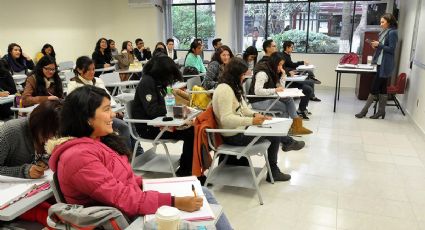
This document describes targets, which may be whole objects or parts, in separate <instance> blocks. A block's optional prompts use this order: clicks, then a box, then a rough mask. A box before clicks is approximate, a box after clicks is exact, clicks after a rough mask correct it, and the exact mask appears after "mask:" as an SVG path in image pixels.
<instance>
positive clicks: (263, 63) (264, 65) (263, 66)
mask: <svg viewBox="0 0 425 230" xmlns="http://www.w3.org/2000/svg"><path fill="white" fill-rule="evenodd" d="M269 59H270V57H269V56H264V57H263V58H261V60H260V61H258V63H257V64H256V65H255V67H254V74H253V76H252V82H251V85H250V87H249V94H250V95H254V94H255V92H254V91H255V82H256V75H257V73H258V72H265V73H266V74H267V77H268V79H267V82H266V83H265V84H264V86H263V88H265V89H272V88H276V83H275V82H274V81H273V79H272V76H273V75H275V74H276V73H274V71H273V70H272V69H271V68H270V65H269V63H268V62H269ZM268 99H270V98H257V97H255V98H254V97H253V98H249V102H250V103H254V102H258V101H264V100H268Z"/></svg>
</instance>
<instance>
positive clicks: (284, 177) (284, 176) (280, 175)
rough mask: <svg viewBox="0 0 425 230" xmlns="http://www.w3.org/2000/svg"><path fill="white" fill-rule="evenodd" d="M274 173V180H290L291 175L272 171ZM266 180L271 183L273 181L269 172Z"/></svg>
mask: <svg viewBox="0 0 425 230" xmlns="http://www.w3.org/2000/svg"><path fill="white" fill-rule="evenodd" d="M272 174H273V180H274V181H288V180H290V179H291V175H289V174H285V173H283V172H276V173H272ZM266 181H267V182H269V183H271V182H272V181H271V179H270V176H269V174H268V173H267V178H266Z"/></svg>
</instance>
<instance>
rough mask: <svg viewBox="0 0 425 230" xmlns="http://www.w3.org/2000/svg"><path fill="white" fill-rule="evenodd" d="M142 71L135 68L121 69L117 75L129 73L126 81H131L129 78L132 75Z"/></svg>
mask: <svg viewBox="0 0 425 230" xmlns="http://www.w3.org/2000/svg"><path fill="white" fill-rule="evenodd" d="M142 71H143V68H137V69H123V70H118V71H117V72H118V73H129V74H130V76H129V77H128V80H131V78H132V77H133V76H134V74H137V73H141V72H142Z"/></svg>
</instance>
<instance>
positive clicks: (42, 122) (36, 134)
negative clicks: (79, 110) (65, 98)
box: [29, 100, 62, 156]
mask: <svg viewBox="0 0 425 230" xmlns="http://www.w3.org/2000/svg"><path fill="white" fill-rule="evenodd" d="M61 109H62V101H60V100H53V101H44V102H42V103H40V104H39V105H38V106H37V107H36V108H35V109H34V110H33V111H32V112H31V114H30V117H29V129H30V132H31V136H32V139H33V143H34V149H35V151H36V154H37V155H38V156H41V155H43V154H45V153H46V150H45V149H44V144H45V143H46V142H47V140H48V139H49V138H51V137H54V136H56V135H57V134H58V133H59V125H60V111H61ZM46 121H47V122H46Z"/></svg>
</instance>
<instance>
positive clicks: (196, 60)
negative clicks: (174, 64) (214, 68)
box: [184, 39, 207, 73]
mask: <svg viewBox="0 0 425 230" xmlns="http://www.w3.org/2000/svg"><path fill="white" fill-rule="evenodd" d="M195 40H196V39H195ZM201 53H202V43H200V42H197V41H193V42H192V43H191V44H190V49H189V51H187V55H186V59H185V60H184V66H185V67H188V66H190V67H193V68H195V69H197V70H198V72H199V73H205V72H206V71H207V70H206V69H205V66H204V62H203V61H202V58H201Z"/></svg>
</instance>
